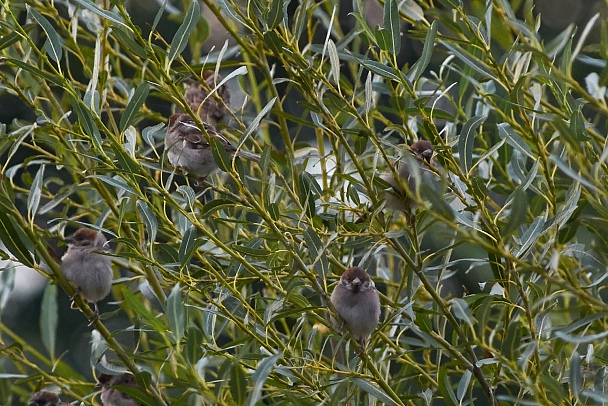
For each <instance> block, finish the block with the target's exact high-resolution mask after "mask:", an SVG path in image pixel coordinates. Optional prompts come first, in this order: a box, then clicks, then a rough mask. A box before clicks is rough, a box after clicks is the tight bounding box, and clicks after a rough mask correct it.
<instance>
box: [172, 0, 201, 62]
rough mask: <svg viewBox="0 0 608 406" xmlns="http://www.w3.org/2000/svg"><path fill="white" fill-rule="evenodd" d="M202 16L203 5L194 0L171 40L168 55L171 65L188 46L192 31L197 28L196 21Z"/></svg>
mask: <svg viewBox="0 0 608 406" xmlns="http://www.w3.org/2000/svg"><path fill="white" fill-rule="evenodd" d="M200 17H201V6H200V5H199V4H198V1H197V0H192V1H191V2H190V7H188V11H186V16H185V17H184V21H183V22H182V24H181V25H180V26H179V28H178V29H177V32H176V33H175V35H174V36H173V40H172V41H171V47H170V48H169V55H168V56H167V58H168V61H167V65H170V64H171V62H173V60H174V59H175V58H176V57H177V56H178V55H179V54H181V53H182V51H183V50H184V49H185V48H186V45H188V38H189V37H190V34H191V33H192V31H193V30H194V29H195V28H196V23H197V22H198V20H199V18H200Z"/></svg>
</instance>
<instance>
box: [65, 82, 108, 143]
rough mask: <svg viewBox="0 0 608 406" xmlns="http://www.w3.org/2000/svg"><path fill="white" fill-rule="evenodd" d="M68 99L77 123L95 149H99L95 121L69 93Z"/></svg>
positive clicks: (98, 136)
mask: <svg viewBox="0 0 608 406" xmlns="http://www.w3.org/2000/svg"><path fill="white" fill-rule="evenodd" d="M69 98H70V102H71V104H72V108H73V109H74V112H75V113H76V117H78V123H79V124H80V126H81V127H82V129H83V130H84V132H85V134H87V135H88V136H89V137H91V140H92V142H93V145H94V146H95V148H101V133H100V132H99V129H98V128H97V125H96V124H95V120H94V119H93V116H92V115H91V112H90V111H89V110H88V109H87V108H85V106H83V104H82V103H81V101H80V100H78V99H77V98H76V97H74V96H73V95H72V94H71V93H69Z"/></svg>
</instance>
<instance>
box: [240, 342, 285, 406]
mask: <svg viewBox="0 0 608 406" xmlns="http://www.w3.org/2000/svg"><path fill="white" fill-rule="evenodd" d="M282 356H283V354H281V353H277V354H274V355H271V356H269V357H266V358H264V359H263V360H261V361H260V362H259V363H258V366H257V368H256V370H255V372H254V373H253V375H252V376H251V378H252V379H253V389H252V390H251V394H250V396H249V402H247V404H248V405H250V406H254V405H255V404H256V403H257V402H258V401H259V400H260V396H261V394H262V388H263V387H264V383H265V382H266V379H267V378H268V375H270V372H272V370H273V369H274V368H275V366H276V363H277V361H278V360H279V359H281V357H282Z"/></svg>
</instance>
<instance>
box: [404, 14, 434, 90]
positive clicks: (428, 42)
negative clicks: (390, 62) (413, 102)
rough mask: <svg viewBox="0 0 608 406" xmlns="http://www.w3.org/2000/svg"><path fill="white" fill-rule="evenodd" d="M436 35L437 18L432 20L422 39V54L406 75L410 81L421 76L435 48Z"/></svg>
mask: <svg viewBox="0 0 608 406" xmlns="http://www.w3.org/2000/svg"><path fill="white" fill-rule="evenodd" d="M436 36H437V20H433V23H432V24H431V26H430V27H429V29H428V30H427V32H426V38H425V40H424V47H423V48H422V54H421V55H420V58H419V59H418V60H417V61H416V63H415V64H414V66H412V69H410V74H409V76H408V78H409V80H410V82H415V81H416V80H418V79H419V78H420V76H422V74H423V73H424V70H425V69H426V68H427V66H429V63H430V62H431V57H432V56H433V49H434V48H435V38H436Z"/></svg>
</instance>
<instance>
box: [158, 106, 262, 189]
mask: <svg viewBox="0 0 608 406" xmlns="http://www.w3.org/2000/svg"><path fill="white" fill-rule="evenodd" d="M204 125H205V130H206V131H207V134H209V136H210V137H215V138H216V139H218V140H219V141H220V142H221V143H222V145H223V146H224V148H225V149H226V152H227V153H228V155H229V156H230V157H233V156H234V154H237V155H238V156H239V157H241V158H245V159H249V160H253V161H259V157H258V156H256V155H254V154H252V153H249V152H246V151H241V150H239V151H238V152H237V150H236V148H235V147H234V146H233V145H232V144H230V143H229V142H228V140H226V138H224V137H223V136H222V135H220V134H219V133H218V132H217V131H215V130H214V129H213V127H211V126H210V125H208V124H206V123H204ZM165 150H166V151H167V157H168V159H169V163H170V164H171V165H173V166H174V167H179V168H182V169H184V170H185V171H186V172H188V174H189V175H191V176H193V177H195V178H197V179H205V178H206V177H207V176H209V174H211V173H212V172H213V171H215V170H216V169H217V168H218V166H217V164H216V162H215V159H214V158H213V151H212V148H211V145H209V142H208V141H207V139H206V138H205V136H204V135H203V133H202V131H201V130H200V129H199V128H198V126H197V125H196V123H195V122H194V120H193V119H192V117H190V116H189V115H188V114H173V115H172V116H171V117H169V121H168V122H167V130H166V135H165Z"/></svg>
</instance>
